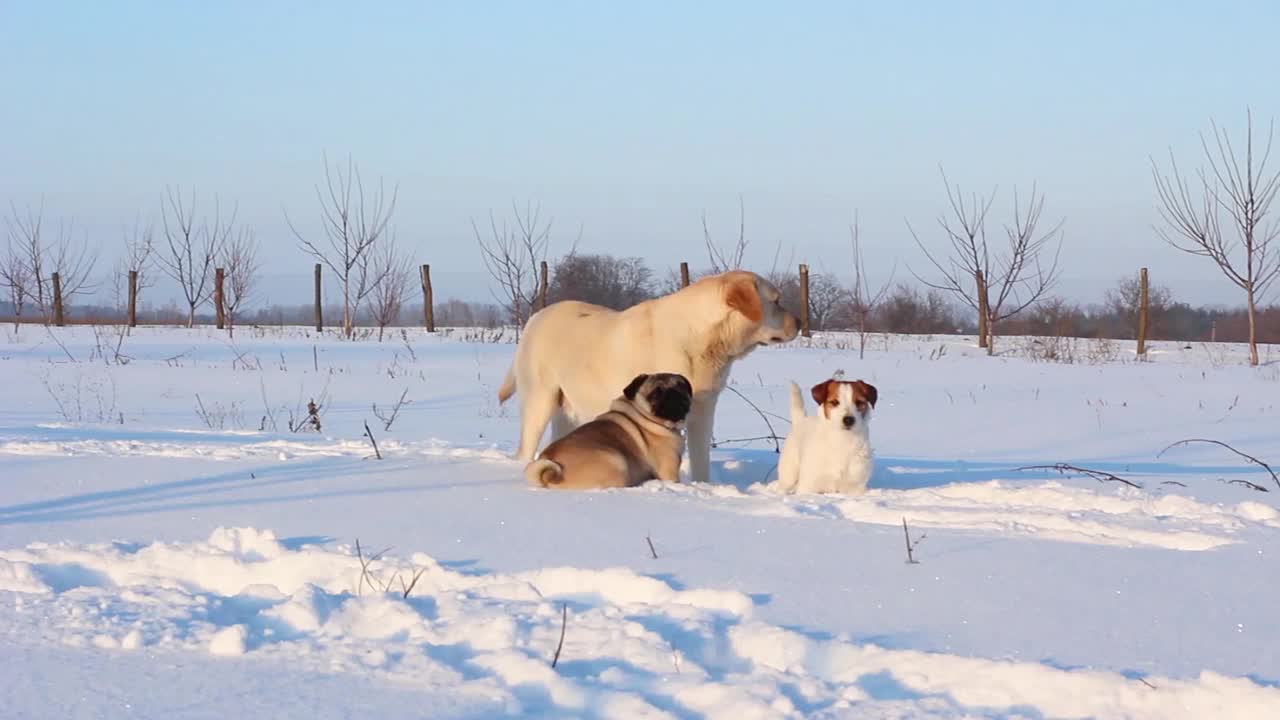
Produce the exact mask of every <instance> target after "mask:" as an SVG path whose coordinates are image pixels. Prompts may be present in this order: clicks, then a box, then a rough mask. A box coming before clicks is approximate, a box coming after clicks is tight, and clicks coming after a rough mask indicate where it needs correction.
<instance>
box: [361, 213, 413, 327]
mask: <svg viewBox="0 0 1280 720" xmlns="http://www.w3.org/2000/svg"><path fill="white" fill-rule="evenodd" d="M372 263H373V270H372V272H373V274H374V275H375V276H377V277H380V278H381V279H382V281H381V282H379V283H378V284H377V285H375V286H374V288H373V291H372V293H371V294H370V295H369V305H370V309H371V311H372V312H371V314H372V315H373V320H374V322H376V323H377V324H378V342H382V335H383V333H384V332H385V331H386V329H387V326H388V325H390V324H392V323H394V322H395V321H396V319H397V318H399V317H400V309H401V308H402V307H404V301H405V299H406V298H407V297H408V296H409V292H410V290H411V289H412V288H411V287H410V285H409V277H410V273H411V272H412V267H411V266H410V264H409V258H407V257H405V256H403V255H401V254H400V252H399V251H398V250H397V249H396V243H395V237H394V236H392V237H390V238H388V239H387V241H386V242H384V243H383V244H382V246H381V247H379V248H378V251H377V252H376V253H374V255H373V258H372Z"/></svg>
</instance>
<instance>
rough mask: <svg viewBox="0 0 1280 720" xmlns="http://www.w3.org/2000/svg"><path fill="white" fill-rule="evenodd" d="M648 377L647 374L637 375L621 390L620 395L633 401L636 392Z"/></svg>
mask: <svg viewBox="0 0 1280 720" xmlns="http://www.w3.org/2000/svg"><path fill="white" fill-rule="evenodd" d="M648 379H649V376H648V375H637V376H636V378H635V379H634V380H632V381H631V384H630V385H628V386H627V387H626V388H625V389H624V390H623V391H622V396H623V397H625V398H626V399H628V400H631V401H633V402H634V401H635V399H636V393H638V392H640V386H641V385H643V384H644V381H645V380H648Z"/></svg>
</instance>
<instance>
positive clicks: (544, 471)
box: [524, 458, 564, 487]
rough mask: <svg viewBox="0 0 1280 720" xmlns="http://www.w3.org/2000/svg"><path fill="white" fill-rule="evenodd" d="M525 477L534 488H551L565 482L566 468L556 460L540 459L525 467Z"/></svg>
mask: <svg viewBox="0 0 1280 720" xmlns="http://www.w3.org/2000/svg"><path fill="white" fill-rule="evenodd" d="M524 477H525V479H526V480H528V481H529V484H530V485H532V486H534V487H551V486H552V485H559V484H560V483H562V482H564V468H563V467H561V466H560V463H558V462H556V461H555V460H549V459H547V458H538V459H537V460H534V461H533V462H531V463H529V464H528V465H526V466H525V468H524Z"/></svg>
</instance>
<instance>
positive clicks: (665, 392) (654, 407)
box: [622, 373, 693, 425]
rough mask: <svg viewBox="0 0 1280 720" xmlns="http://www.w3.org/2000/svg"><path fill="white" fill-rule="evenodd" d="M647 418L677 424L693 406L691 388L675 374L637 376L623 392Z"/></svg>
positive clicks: (685, 380) (687, 381) (685, 379)
mask: <svg viewBox="0 0 1280 720" xmlns="http://www.w3.org/2000/svg"><path fill="white" fill-rule="evenodd" d="M622 395H623V397H625V398H626V399H628V400H630V401H631V402H632V403H634V404H635V405H636V407H638V408H639V409H640V412H643V413H644V414H646V415H651V416H653V417H655V418H658V419H659V420H665V421H666V422H668V423H671V424H673V425H679V424H681V423H683V422H684V421H685V418H686V417H688V415H689V409H690V408H691V407H692V406H693V386H692V385H690V384H689V380H688V379H687V378H685V376H683V375H680V374H678V373H654V374H652V375H637V376H636V378H635V379H634V380H632V381H631V384H630V385H627V387H626V389H625V390H623V391H622Z"/></svg>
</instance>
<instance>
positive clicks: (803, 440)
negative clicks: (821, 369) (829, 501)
mask: <svg viewBox="0 0 1280 720" xmlns="http://www.w3.org/2000/svg"><path fill="white" fill-rule="evenodd" d="M876 394H877V393H876V389H875V388H874V387H873V386H871V385H867V384H866V383H863V382H861V381H858V382H856V383H854V382H841V381H836V380H830V381H828V382H825V383H822V384H820V385H818V386H816V387H814V389H813V395H814V399H815V400H817V401H818V404H819V408H818V412H817V413H816V414H814V415H806V414H805V408H804V398H803V397H802V396H801V395H800V387H799V386H798V385H796V384H795V383H794V382H793V383H791V433H790V434H789V435H788V436H787V441H786V444H785V445H783V448H782V457H781V458H780V459H779V461H778V489H779V490H780V491H782V492H784V493H845V494H849V495H861V494H862V493H864V492H866V490H867V482H868V481H870V480H871V473H872V471H873V469H874V467H875V461H874V459H873V456H872V453H871V437H870V427H869V425H870V420H871V409H872V407H873V406H874V405H875V401H876Z"/></svg>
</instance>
